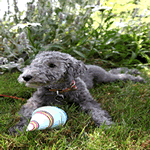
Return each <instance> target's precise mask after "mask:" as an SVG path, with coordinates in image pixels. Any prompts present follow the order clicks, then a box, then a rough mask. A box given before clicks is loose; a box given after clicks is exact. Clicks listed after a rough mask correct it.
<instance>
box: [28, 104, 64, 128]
mask: <svg viewBox="0 0 150 150" xmlns="http://www.w3.org/2000/svg"><path fill="white" fill-rule="evenodd" d="M66 120H67V115H66V113H65V112H64V111H63V110H62V109H60V108H58V107H54V106H44V107H40V108H38V109H36V110H35V111H34V112H33V114H32V118H31V120H30V123H29V125H28V126H27V129H26V131H33V130H43V129H46V128H55V127H59V126H60V125H64V124H65V123H66Z"/></svg>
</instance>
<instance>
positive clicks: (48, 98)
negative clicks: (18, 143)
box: [9, 51, 144, 133]
mask: <svg viewBox="0 0 150 150" xmlns="http://www.w3.org/2000/svg"><path fill="white" fill-rule="evenodd" d="M125 70H126V73H125V74H121V73H119V72H121V69H118V70H117V69H116V70H115V69H113V70H111V71H110V72H107V71H105V70H104V69H102V68H101V67H99V66H95V65H85V64H84V63H83V62H82V61H80V60H77V59H75V58H74V57H72V56H71V55H69V54H66V53H61V52H58V51H45V52H42V53H39V54H38V55H37V56H36V57H35V59H34V60H33V61H32V62H31V64H30V65H29V66H27V67H26V68H24V71H23V73H22V74H21V75H20V76H19V78H18V81H19V82H20V83H23V82H24V83H25V85H26V86H27V87H32V88H37V91H36V92H35V93H34V94H33V96H32V97H31V98H29V100H27V103H26V104H24V105H23V106H22V108H21V110H20V112H19V115H20V116H21V117H20V122H19V123H17V124H16V125H15V126H14V127H12V128H10V130H9V131H10V132H11V133H13V132H17V131H16V129H18V130H20V131H23V128H24V127H25V125H27V123H28V119H30V118H31V115H32V113H33V111H34V110H35V109H37V108H38V107H41V106H51V105H61V104H67V102H75V103H77V104H79V106H80V107H81V109H82V110H83V111H85V112H86V113H88V114H89V115H91V118H92V119H93V120H94V122H95V124H96V125H97V126H101V125H102V124H105V125H108V126H111V125H112V124H114V123H113V121H112V120H111V117H110V116H109V114H108V112H107V111H106V110H102V108H101V107H100V104H99V103H97V102H96V101H95V100H94V99H93V97H92V96H91V94H90V92H89V90H88V89H90V88H92V87H93V86H94V83H102V82H114V81H117V80H123V81H126V80H132V81H135V82H142V81H144V79H143V78H142V77H140V76H137V77H135V76H133V75H130V74H127V73H128V71H127V69H126V68H125ZM115 72H117V74H116V73H115Z"/></svg>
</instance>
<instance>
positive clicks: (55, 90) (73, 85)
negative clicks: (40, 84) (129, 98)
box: [49, 80, 77, 93]
mask: <svg viewBox="0 0 150 150" xmlns="http://www.w3.org/2000/svg"><path fill="white" fill-rule="evenodd" d="M75 90H77V87H76V85H75V81H74V80H73V82H72V83H71V87H69V88H67V89H64V90H61V89H49V91H52V92H57V91H58V92H59V93H64V92H68V91H75Z"/></svg>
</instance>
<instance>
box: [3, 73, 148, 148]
mask: <svg viewBox="0 0 150 150" xmlns="http://www.w3.org/2000/svg"><path fill="white" fill-rule="evenodd" d="M148 71H150V70H147V71H143V72H142V76H143V77H144V78H145V80H146V81H147V83H133V82H131V81H128V82H126V83H124V82H121V81H120V82H117V83H107V84H101V85H100V86H98V87H95V88H93V89H91V90H90V91H91V93H92V95H93V97H94V99H95V100H97V101H98V102H100V103H101V105H102V107H103V108H104V109H106V110H107V111H108V112H109V113H110V115H111V116H112V118H113V121H114V122H115V123H116V126H113V127H112V128H110V129H106V128H105V126H103V127H101V128H98V127H96V126H95V125H94V122H93V121H92V120H91V119H90V117H89V116H88V115H86V114H85V113H83V112H81V111H79V108H78V107H76V106H75V105H72V106H71V107H69V106H65V109H64V110H65V111H66V113H67V115H68V120H67V123H66V124H65V126H63V127H62V128H61V129H50V130H43V131H32V132H24V133H21V135H20V136H12V135H9V133H8V129H9V127H11V126H13V125H14V124H15V123H16V122H17V121H18V120H19V116H18V115H17V113H16V112H17V111H19V109H20V107H21V105H22V104H23V103H25V101H23V100H16V99H11V98H3V97H0V114H1V115H0V149H4V150H7V149H11V150H12V149H14V150H16V149H29V150H33V149H35V150H41V149H45V150H51V149H52V150H58V149H59V150H65V149H69V150H74V149H75V150H76V149H77V150H82V149H83V150H100V149H106V150H107V149H114V150H117V149H118V150H120V149H121V150H127V149H131V150H132V149H133V150H134V149H136V150H142V149H143V150H144V149H150V123H149V118H150V86H149V85H150V78H149V76H150V75H149V72H148ZM18 76H19V73H12V74H11V73H6V74H4V75H1V76H0V85H1V86H0V94H6V95H11V96H17V97H22V98H25V99H28V98H29V97H30V96H31V95H32V93H33V91H34V90H33V89H30V88H27V87H25V86H24V85H20V84H19V83H18V82H17V77H18Z"/></svg>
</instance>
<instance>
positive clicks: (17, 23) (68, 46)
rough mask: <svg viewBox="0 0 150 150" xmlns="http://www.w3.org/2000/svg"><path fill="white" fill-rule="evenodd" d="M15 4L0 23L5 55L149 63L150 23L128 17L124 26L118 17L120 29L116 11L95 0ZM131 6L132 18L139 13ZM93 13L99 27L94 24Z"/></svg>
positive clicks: (2, 47)
mask: <svg viewBox="0 0 150 150" xmlns="http://www.w3.org/2000/svg"><path fill="white" fill-rule="evenodd" d="M14 7H15V14H14V15H10V13H9V15H5V16H4V21H3V22H1V23H0V34H1V35H2V36H1V39H0V48H1V49H0V52H2V53H3V55H8V54H10V53H11V55H10V56H12V55H13V56H14V57H17V55H18V56H19V54H20V53H22V52H23V51H26V52H28V54H29V55H30V56H31V58H32V57H34V56H35V54H37V53H38V52H39V51H44V50H58V51H62V52H66V53H70V54H71V55H73V56H75V57H80V58H82V59H84V60H89V59H91V58H99V59H101V60H102V61H104V62H111V64H112V65H113V66H121V65H123V66H132V65H136V64H139V63H140V64H141V63H142V62H144V63H150V59H149V57H150V52H149V50H148V49H149V48H150V44H149V43H150V36H149V34H150V30H149V29H150V26H149V24H145V23H142V22H140V24H139V22H134V20H129V21H128V23H127V24H125V23H124V22H121V21H120V23H118V24H119V25H120V26H122V27H121V28H119V27H117V28H112V25H113V24H114V19H115V18H116V17H118V16H119V14H117V15H116V14H115V13H114V12H113V9H112V8H110V7H106V6H102V5H100V4H99V1H97V4H96V5H88V1H84V2H82V1H76V2H74V1H73V0H72V1H61V0H60V1H59V3H57V5H56V3H52V1H51V0H49V1H46V0H39V1H38V2H37V3H36V5H35V4H34V0H33V1H32V2H30V3H27V11H26V12H20V11H19V10H18V8H17V5H16V3H15V5H14ZM134 9H135V8H133V12H131V13H130V15H131V16H133V13H134V16H136V14H138V12H136V13H135V11H134ZM95 12H98V13H97V17H98V20H97V22H98V26H97V27H94V26H93V25H94V23H95V18H94V14H95ZM25 13H26V15H25V17H24V18H22V15H24V14H25ZM127 14H129V12H127ZM121 15H122V12H120V16H121ZM7 16H8V17H7ZM12 18H13V20H12V21H11V19H12ZM21 18H22V19H21ZM140 18H141V17H140Z"/></svg>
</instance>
